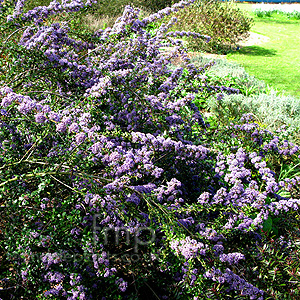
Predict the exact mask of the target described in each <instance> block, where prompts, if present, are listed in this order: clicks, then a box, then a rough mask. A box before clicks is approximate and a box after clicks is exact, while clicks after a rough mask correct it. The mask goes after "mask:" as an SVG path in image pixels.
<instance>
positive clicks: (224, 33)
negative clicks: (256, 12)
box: [175, 0, 253, 54]
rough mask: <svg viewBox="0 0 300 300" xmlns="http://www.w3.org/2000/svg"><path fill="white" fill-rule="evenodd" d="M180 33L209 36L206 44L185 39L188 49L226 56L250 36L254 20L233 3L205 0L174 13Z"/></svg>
mask: <svg viewBox="0 0 300 300" xmlns="http://www.w3.org/2000/svg"><path fill="white" fill-rule="evenodd" d="M175 16H176V17H177V18H178V20H179V22H178V23H177V24H178V28H180V29H181V30H191V31H195V32H200V33H202V34H205V35H208V36H210V37H211V41H210V42H209V43H203V42H202V41H198V40H196V39H193V38H188V47H189V48H190V49H193V50H196V51H205V52H211V53H220V54H221V53H227V52H229V51H231V50H235V49H236V48H237V45H238V43H239V42H240V41H242V40H243V39H245V38H247V37H248V36H249V30H250V28H251V26H252V24H253V20H252V19H251V18H250V17H248V16H246V14H245V13H244V12H243V11H242V10H240V9H239V8H237V7H236V6H235V4H234V2H232V1H230V2H228V1H224V2H223V1H218V0H204V1H195V3H194V4H193V5H192V6H191V7H189V8H188V9H187V10H186V11H184V12H178V13H176V14H175Z"/></svg>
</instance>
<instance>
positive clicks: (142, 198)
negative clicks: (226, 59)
mask: <svg viewBox="0 0 300 300" xmlns="http://www.w3.org/2000/svg"><path fill="white" fill-rule="evenodd" d="M24 2H25V1H23V0H18V1H15V3H12V2H11V1H6V0H4V1H1V7H0V9H1V19H0V22H1V23H0V26H1V27H0V30H1V33H2V35H1V48H0V49H1V52H0V55H1V60H0V61H1V65H0V68H1V73H0V74H1V75H0V83H1V87H0V101H1V102H0V106H1V107H0V109H1V116H0V118H1V124H0V142H1V160H0V178H1V182H0V188H1V198H0V204H1V207H0V213H1V218H0V220H1V221H0V229H1V232H0V234H1V239H0V257H1V262H2V263H1V269H0V270H1V278H0V280H1V281H0V282H1V289H0V296H2V295H3V296H2V297H3V298H4V299H7V298H9V297H13V296H14V297H18V298H23V299H30V300H31V299H50V298H52V299H68V300H71V299H102V300H103V299H138V298H141V297H144V296H145V295H146V294H150V295H151V296H149V297H150V299H157V298H159V299H192V298H193V299H206V298H210V299H228V297H234V298H239V299H264V298H265V297H268V295H269V294H270V291H269V290H268V287H267V286H266V284H267V283H268V282H270V281H268V280H267V279H268V278H267V279H266V280H264V281H261V280H260V277H259V276H260V274H263V271H264V270H265V269H263V270H262V272H258V273H257V272H255V271H254V269H253V268H255V267H257V265H259V264H260V262H261V261H264V260H263V259H265V257H264V253H261V251H260V249H261V247H262V246H263V243H264V242H265V240H264V239H263V238H262V235H261V233H262V230H263V231H264V232H266V233H267V238H269V236H270V235H272V234H275V235H276V239H282V238H284V239H287V238H289V235H288V234H287V232H288V230H289V229H290V228H291V226H292V225H293V224H295V223H297V220H298V219H297V218H298V217H299V215H298V208H299V205H300V200H299V197H300V195H299V188H298V185H299V183H300V177H299V176H297V175H295V174H292V175H293V176H292V178H289V177H287V176H283V177H279V176H278V174H277V173H276V172H277V169H273V167H274V166H275V167H277V166H278V165H281V164H282V163H283V162H284V161H286V160H288V161H290V162H293V163H294V162H297V161H299V155H300V151H299V148H298V146H296V145H294V144H292V143H289V142H288V141H283V140H281V139H279V138H278V137H276V136H274V135H273V134H272V133H270V132H269V131H267V130H262V129H261V128H259V126H258V125H257V124H256V123H254V122H253V121H252V120H251V117H250V116H249V115H245V116H243V118H242V119H241V120H240V122H238V123H236V124H231V125H230V126H228V128H223V129H222V130H215V129H211V128H210V127H209V124H208V123H207V122H206V120H204V119H203V118H202V115H201V113H200V111H199V108H198V107H197V106H196V105H195V103H194V101H195V99H196V98H197V97H206V96H207V95H208V94H209V95H211V96H214V95H215V96H216V97H219V96H220V95H221V94H222V96H223V94H230V93H237V92H238V90H236V89H232V88H228V87H225V86H211V85H210V84H209V82H207V81H206V79H205V76H204V73H205V68H196V67H195V66H194V65H193V64H191V63H190V61H189V59H188V58H187V55H186V53H185V51H184V48H183V46H182V44H181V43H180V42H179V41H174V40H173V39H172V36H177V35H180V36H184V35H190V36H194V37H195V38H196V37H197V38H200V39H202V38H203V39H205V40H207V36H201V35H200V34H198V33H192V32H168V29H169V28H170V27H171V25H172V24H173V23H174V22H175V21H176V20H175V19H172V20H171V21H170V22H169V23H168V24H162V25H161V26H160V28H159V29H158V30H157V31H156V32H154V33H153V32H151V33H150V32H149V30H148V26H149V24H150V23H151V22H153V21H155V20H158V19H161V18H163V17H164V16H166V15H168V14H170V13H172V12H176V11H177V10H179V9H182V8H184V7H185V6H187V5H189V4H191V3H192V2H193V1H181V2H179V3H177V4H174V5H173V6H172V7H167V8H165V9H163V10H161V11H159V12H157V13H155V14H152V15H150V16H149V17H147V18H144V19H139V10H138V9H135V8H132V7H130V6H127V7H126V9H125V11H124V13H123V15H122V16H121V17H120V18H119V19H118V20H117V21H116V23H115V24H114V26H113V27H112V28H107V29H105V30H101V31H98V32H94V33H88V32H85V33H84V34H81V33H80V32H78V31H77V30H75V29H74V28H72V26H71V25H72V23H71V22H70V23H68V20H70V19H68V17H67V16H68V14H71V15H72V13H76V12H77V10H78V9H80V8H86V7H88V6H90V5H92V4H93V3H94V2H95V1H89V0H86V1H61V2H58V1H52V2H51V3H50V4H49V5H48V6H44V7H42V6H41V7H37V8H35V9H33V10H29V11H26V10H24V11H23V5H24ZM58 20H61V22H60V23H59V22H58ZM76 28H77V27H76ZM83 37H84V38H83ZM162 45H174V46H175V48H174V50H173V51H172V52H171V53H169V54H168V55H165V54H163V53H161V52H160V48H161V47H162ZM178 55H180V56H181V59H182V61H183V62H184V66H183V67H177V68H175V69H174V68H171V67H170V61H171V60H172V59H174V58H175V57H176V56H178ZM274 159H276V161H277V162H278V163H277V164H272V161H273V160H274ZM284 218H285V219H288V220H289V222H285V223H283V224H281V223H280V221H281V220H283V219H284ZM279 224H280V226H279ZM291 224H292V225H291ZM111 231H112V232H113V233H115V235H110V234H109V232H110V233H111ZM120 232H121V234H120ZM150 236H151V239H149V237H150ZM113 237H115V239H114V238H113ZM265 243H266V242H265ZM288 243H290V244H289V245H292V246H293V243H294V240H293V239H290V240H288ZM282 247H283V249H284V247H285V246H284V244H282ZM286 257H288V258H289V259H290V261H292V258H291V257H290V253H289V251H286V252H283V258H286ZM293 263H294V261H293ZM252 270H253V271H252ZM281 274H282V276H283V278H282V279H280V285H279V286H280V287H277V286H275V285H274V289H279V288H281V289H282V288H283V287H284V288H285V289H286V290H287V291H288V292H290V293H292V294H293V295H295V294H296V293H299V285H298V283H297V282H295V281H293V282H291V281H289V279H290V277H289V276H291V274H290V273H289V272H288V271H286V272H285V273H284V272H283V273H281ZM297 289H298V290H297ZM272 292H273V290H272ZM275 292H277V290H275ZM278 293H279V292H278ZM278 293H277V294H278Z"/></svg>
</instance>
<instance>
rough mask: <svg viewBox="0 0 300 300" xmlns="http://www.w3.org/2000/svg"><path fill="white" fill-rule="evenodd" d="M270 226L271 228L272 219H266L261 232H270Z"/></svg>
mask: <svg viewBox="0 0 300 300" xmlns="http://www.w3.org/2000/svg"><path fill="white" fill-rule="evenodd" d="M272 226H273V221H272V218H271V217H268V219H267V220H265V221H264V223H263V230H264V231H267V232H269V231H271V230H272Z"/></svg>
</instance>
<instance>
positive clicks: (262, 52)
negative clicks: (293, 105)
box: [227, 3, 300, 96]
mask: <svg viewBox="0 0 300 300" xmlns="http://www.w3.org/2000/svg"><path fill="white" fill-rule="evenodd" d="M237 5H238V7H240V8H242V9H243V10H246V11H248V13H249V14H250V15H251V16H252V17H253V18H254V21H255V24H254V26H253V27H252V29H251V31H252V32H254V33H258V34H262V35H264V36H266V37H268V38H269V40H268V41H267V42H264V43H262V44H260V45H256V46H246V47H243V48H241V49H240V50H239V51H236V52H233V53H230V54H228V55H227V58H228V59H229V60H231V61H235V62H237V63H239V64H241V65H242V66H244V67H245V69H246V71H247V72H249V74H251V75H254V76H255V77H257V78H258V79H261V80H264V81H265V82H266V83H267V84H268V85H270V86H272V87H274V88H275V89H277V90H278V91H280V92H283V91H286V92H288V93H290V94H292V95H295V96H300V85H299V82H300V68H299V67H300V51H299V49H300V35H299V32H300V20H292V19H289V18H288V17H287V16H284V15H281V14H279V15H277V14H274V15H272V16H271V17H264V18H259V17H257V16H255V14H254V13H252V11H251V7H252V4H242V3H238V4H237Z"/></svg>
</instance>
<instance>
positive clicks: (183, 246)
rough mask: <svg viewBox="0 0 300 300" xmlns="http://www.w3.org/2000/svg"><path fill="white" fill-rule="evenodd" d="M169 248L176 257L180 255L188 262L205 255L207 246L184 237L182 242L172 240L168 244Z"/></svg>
mask: <svg viewBox="0 0 300 300" xmlns="http://www.w3.org/2000/svg"><path fill="white" fill-rule="evenodd" d="M170 247H171V249H173V250H174V251H175V253H176V254H177V255H178V254H181V255H182V256H183V257H184V258H185V259H186V260H189V259H191V258H194V257H196V256H198V255H205V254H206V248H207V245H205V244H203V243H201V242H197V241H196V240H194V239H191V238H190V237H186V238H185V239H183V240H173V241H172V242H171V243H170Z"/></svg>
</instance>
